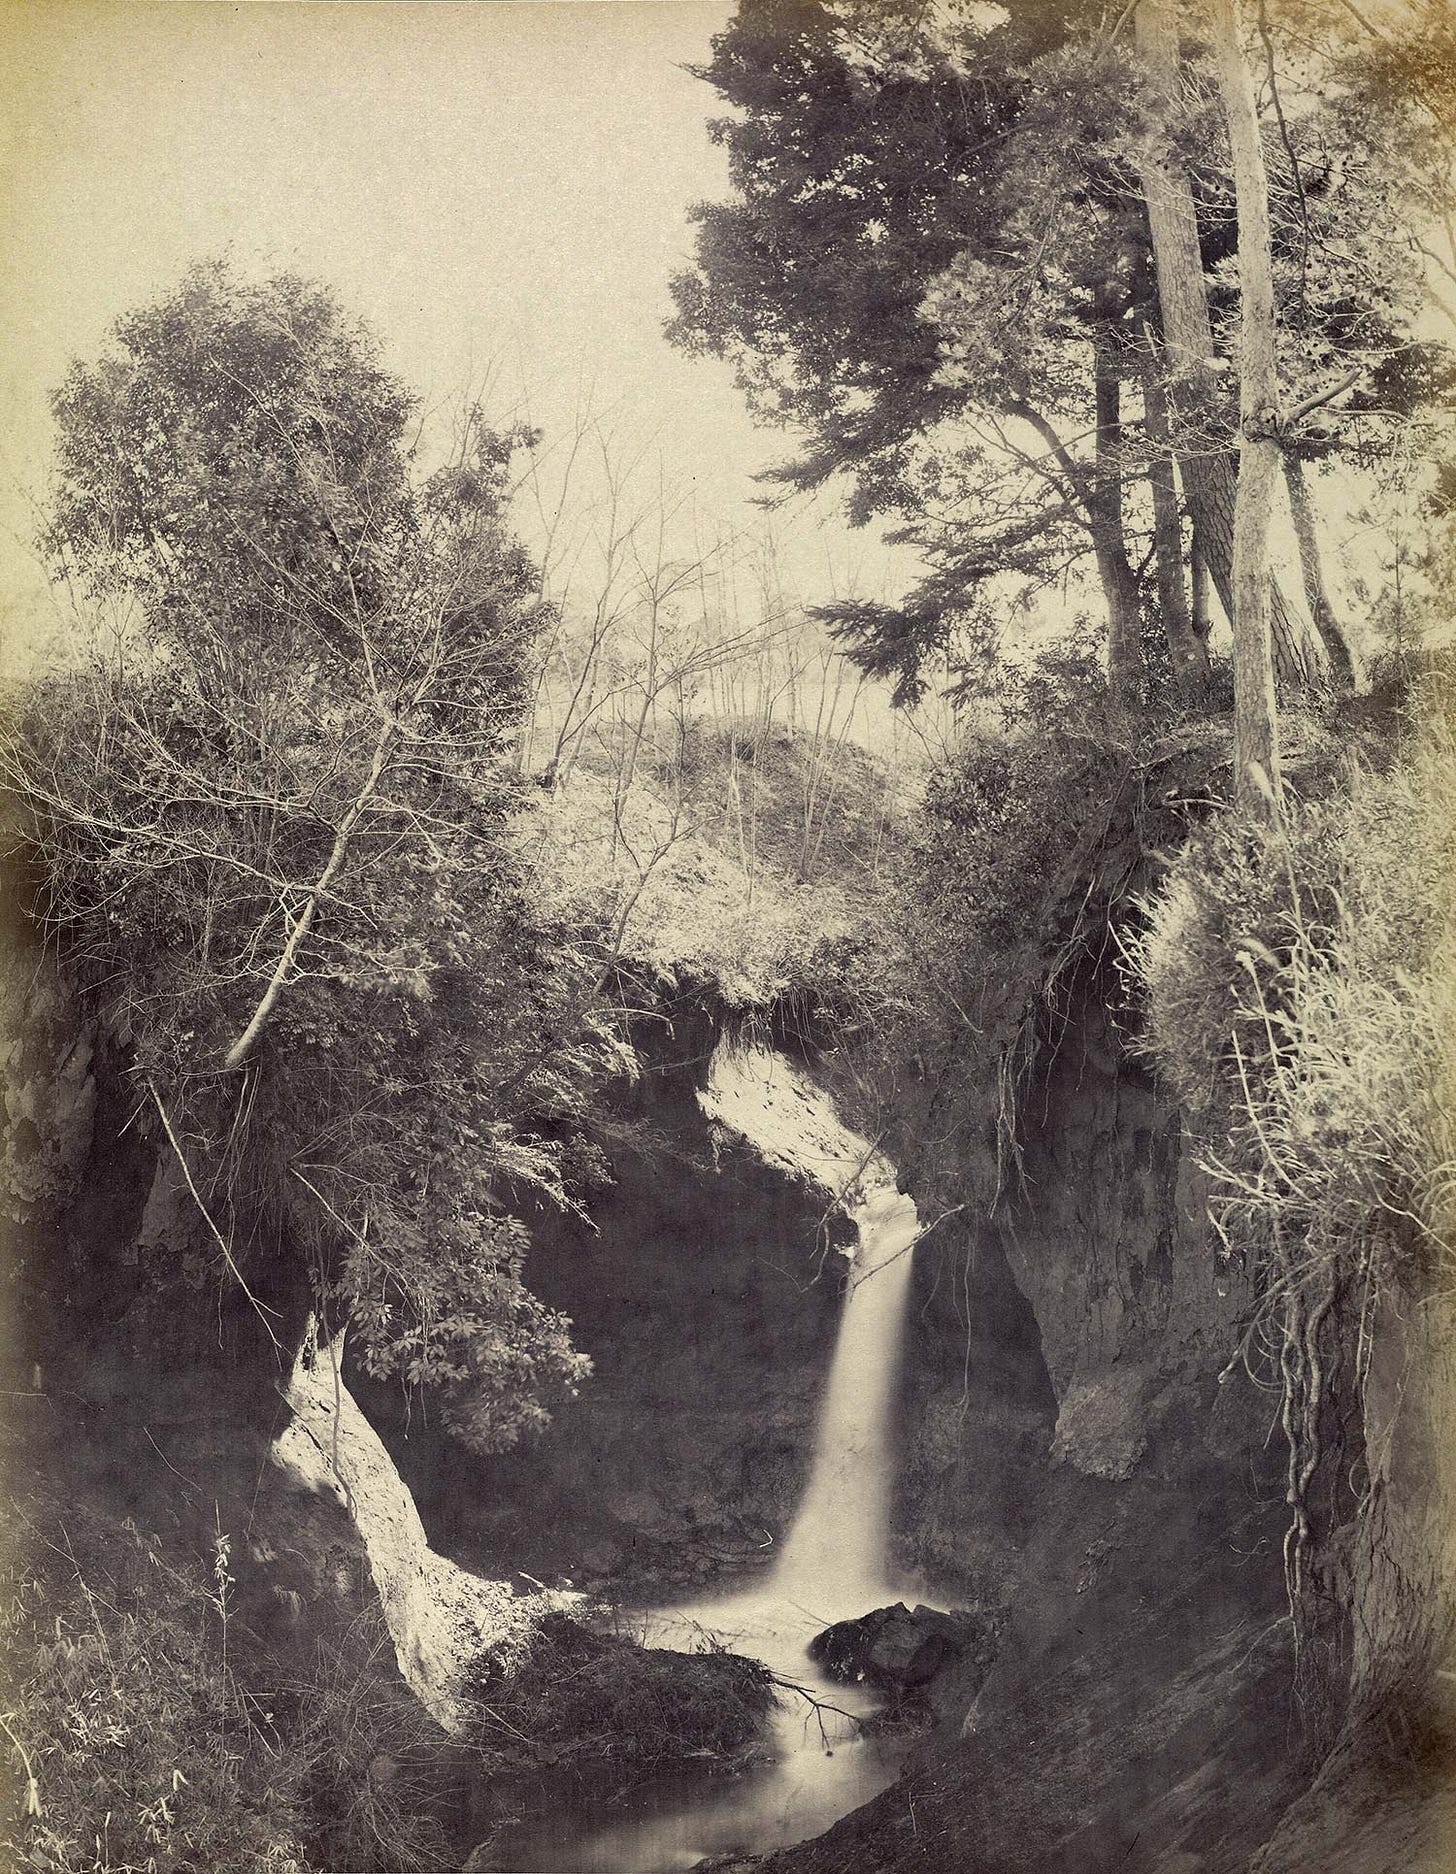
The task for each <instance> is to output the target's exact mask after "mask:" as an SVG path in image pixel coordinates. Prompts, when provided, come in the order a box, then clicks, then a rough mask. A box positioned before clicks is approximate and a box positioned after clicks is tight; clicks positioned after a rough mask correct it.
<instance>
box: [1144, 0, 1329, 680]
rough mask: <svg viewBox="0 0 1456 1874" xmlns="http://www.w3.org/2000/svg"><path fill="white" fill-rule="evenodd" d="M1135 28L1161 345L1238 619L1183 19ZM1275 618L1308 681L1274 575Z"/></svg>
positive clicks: (1283, 657)
mask: <svg viewBox="0 0 1456 1874" xmlns="http://www.w3.org/2000/svg"><path fill="white" fill-rule="evenodd" d="M1136 32H1137V48H1138V53H1139V55H1140V57H1141V60H1142V65H1143V72H1144V78H1145V81H1146V90H1147V96H1148V103H1149V106H1150V109H1149V111H1148V117H1147V124H1146V129H1145V134H1144V135H1143V137H1142V138H1140V139H1139V144H1138V148H1139V157H1138V174H1139V180H1140V181H1141V184H1142V190H1143V197H1144V200H1145V202H1146V204H1147V211H1148V227H1149V230H1150V232H1151V234H1152V241H1153V258H1154V262H1155V265H1156V270H1157V278H1158V308H1159V311H1160V313H1161V314H1162V325H1163V342H1164V345H1165V346H1166V349H1167V354H1168V362H1169V364H1170V365H1171V367H1172V370H1171V375H1170V378H1169V383H1168V396H1169V401H1170V403H1171V406H1172V412H1173V415H1174V417H1175V418H1176V419H1177V427H1178V464H1179V467H1180V469H1181V470H1182V474H1183V486H1184V489H1185V490H1186V492H1187V495H1188V505H1189V507H1190V509H1191V510H1192V513H1193V521H1194V529H1195V532H1196V533H1197V535H1198V544H1199V550H1200V552H1201V554H1202V556H1203V562H1204V565H1205V567H1206V568H1207V571H1208V574H1209V577H1210V578H1211V579H1212V581H1213V585H1214V589H1215V590H1216V591H1217V593H1218V596H1219V600H1220V602H1221V603H1222V605H1223V608H1224V610H1225V611H1226V612H1227V613H1228V614H1229V615H1230V617H1232V615H1233V585H1234V520H1235V508H1236V505H1237V487H1236V484H1237V480H1238V468H1237V465H1236V462H1235V458H1234V456H1233V454H1232V452H1231V450H1230V447H1229V442H1228V436H1227V423H1226V420H1225V416H1224V412H1223V409H1222V403H1223V398H1222V393H1221V389H1220V385H1219V382H1218V378H1217V376H1216V374H1215V371H1214V368H1213V367H1214V360H1215V355H1216V354H1215V352H1214V344H1213V325H1212V321H1211V320H1210V318H1209V314H1208V285H1207V282H1206V280H1205V278H1204V273H1203V255H1202V253H1201V251H1200V249H1199V245H1198V217H1197V211H1196V208H1195V205H1194V200H1193V184H1192V182H1191V181H1190V180H1189V176H1188V169H1187V165H1186V164H1185V163H1184V161H1183V157H1182V153H1181V151H1180V150H1179V149H1178V146H1177V143H1176V141H1175V140H1174V137H1173V134H1172V130H1171V128H1170V119H1171V114H1172V110H1173V104H1174V100H1175V98H1176V96H1177V92H1178V22H1177V16H1176V13H1175V12H1174V9H1173V6H1172V4H1171V0H1138V6H1137V18H1136ZM1269 618H1270V628H1271V631H1272V634H1273V640H1274V646H1275V659H1276V668H1277V673H1278V676H1279V678H1280V680H1281V681H1282V682H1286V683H1289V684H1293V685H1306V684H1308V683H1310V682H1311V681H1312V680H1313V678H1314V677H1315V676H1316V674H1317V673H1318V671H1319V667H1320V663H1321V658H1320V654H1319V648H1318V646H1317V644H1316V642H1315V640H1314V639H1313V638H1312V637H1311V636H1310V633H1309V632H1308V631H1307V630H1306V628H1305V626H1304V622H1303V620H1302V619H1300V617H1299V616H1298V614H1297V612H1295V611H1293V610H1292V609H1291V607H1290V606H1289V604H1288V602H1287V601H1286V599H1285V596H1284V593H1283V591H1282V589H1281V588H1280V587H1279V586H1278V583H1277V581H1275V582H1273V590H1272V591H1271V593H1270V595H1269Z"/></svg>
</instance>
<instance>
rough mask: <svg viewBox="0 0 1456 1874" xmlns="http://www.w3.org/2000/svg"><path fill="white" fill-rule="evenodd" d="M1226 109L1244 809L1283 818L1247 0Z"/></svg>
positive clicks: (1238, 760) (1275, 477) (1228, 76)
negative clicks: (1232, 210)
mask: <svg viewBox="0 0 1456 1874" xmlns="http://www.w3.org/2000/svg"><path fill="white" fill-rule="evenodd" d="M1207 18H1208V24H1209V30H1210V33H1211V34H1212V38H1213V50H1214V59H1215V63H1216V66H1217V70H1218V92H1219V101H1220V103H1221V104H1222V106H1223V114H1224V118H1225V120H1226V122H1227V124H1228V133H1229V146H1230V148H1231V150H1232V152H1233V171H1234V203H1235V207H1236V209H1237V211H1238V220H1239V318H1240V340H1241V343H1240V366H1239V473H1238V493H1237V501H1236V506H1235V511H1234V539H1233V610H1232V612H1231V614H1230V616H1231V618H1232V620H1233V632H1234V803H1235V805H1236V806H1237V807H1238V808H1239V809H1240V810H1241V811H1243V812H1244V813H1246V814H1248V815H1249V816H1250V817H1251V818H1256V819H1261V820H1264V821H1265V822H1267V823H1269V824H1272V825H1275V826H1277V825H1278V824H1279V820H1280V776H1279V725H1278V718H1277V715H1276V713H1275V703H1274V658H1273V645H1272V642H1271V638H1270V630H1269V510H1270V508H1271V507H1272V505H1273V501H1274V490H1275V488H1276V487H1277V485H1278V481H1279V470H1280V461H1281V457H1282V455H1283V450H1282V448H1281V446H1280V441H1279V374H1278V365H1277V361H1276V357H1275V349H1274V261H1273V250H1272V244H1271V240H1270V233H1269V178H1268V176H1267V174H1266V173H1265V169H1264V144H1263V139H1262V138H1261V136H1260V133H1259V108H1258V104H1257V102H1256V101H1255V97H1254V85H1253V80H1252V79H1251V78H1250V76H1249V68H1248V66H1247V65H1246V64H1245V63H1244V54H1243V49H1242V46H1241V43H1240V33H1239V0H1207Z"/></svg>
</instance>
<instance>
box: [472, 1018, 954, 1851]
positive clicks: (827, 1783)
mask: <svg viewBox="0 0 1456 1874" xmlns="http://www.w3.org/2000/svg"><path fill="white" fill-rule="evenodd" d="M700 1097H701V1099H702V1102H703V1105H704V1106H705V1108H706V1109H707V1111H708V1113H709V1115H710V1116H711V1117H712V1118H714V1119H715V1120H717V1121H718V1122H719V1123H720V1124H721V1125H723V1126H725V1127H726V1128H728V1129H730V1130H731V1131H733V1132H736V1133H738V1134H740V1135H741V1136H742V1137H744V1138H746V1139H747V1140H748V1141H749V1142H750V1143H751V1144H753V1145H754V1146H755V1147H756V1148H757V1149H758V1150H759V1152H760V1153H761V1154H762V1155H763V1156H764V1157H765V1158H766V1159H769V1160H770V1161H772V1162H775V1163H778V1164H780V1165H782V1166H784V1167H785V1168H787V1169H791V1170H793V1171H795V1172H797V1173H799V1174H801V1175H808V1176H811V1177H812V1178H814V1179H815V1181H816V1182H818V1183H819V1184H820V1185H821V1186H823V1187H824V1188H826V1189H827V1190H829V1191H832V1192H835V1193H842V1194H843V1201H844V1204H845V1208H846V1209H847V1211H848V1213H849V1215H850V1217H851V1219H852V1220H853V1222H854V1223H855V1225H856V1227H857V1229H858V1232H859V1241H858V1245H857V1247H856V1249H855V1253H854V1259H853V1263H852V1264H851V1266H850V1269H849V1277H848V1282H847V1285H846V1295H845V1304H844V1311H843V1315H842V1317H841V1321H840V1328H839V1334H838V1338H837V1341H836V1345H835V1350H834V1356H833V1360H832V1363H831V1366H830V1371H829V1376H828V1380H827V1383H826V1387H825V1392H824V1398H823V1402H822V1404H821V1407H820V1416H819V1424H818V1428H817V1433H816V1438H815V1445H814V1455H813V1461H812V1464H811V1467H810V1474H809V1480H808V1483H807V1486H806V1488H805V1491H804V1495H803V1498H802V1500H801V1502H800V1505H799V1508H798V1511H797V1513H796V1515H795V1518H794V1522H793V1525H792V1527H791V1528H790V1531H789V1534H788V1536H787V1538H786V1540H785V1542H784V1544H783V1547H782V1550H781V1552H780V1554H779V1556H778V1558H777V1561H776V1563H775V1565H774V1567H773V1568H772V1570H771V1571H770V1572H769V1573H768V1574H767V1575H764V1576H760V1577H758V1578H757V1579H756V1580H755V1582H754V1583H753V1584H752V1585H750V1586H746V1587H741V1588H739V1589H738V1590H736V1591H734V1590H732V1589H729V1590H728V1591H726V1592H724V1593H721V1594H719V1595H715V1596H713V1597H712V1598H710V1599H707V1600H703V1601H698V1602H693V1603H688V1604H681V1605H674V1606H670V1607H660V1608H654V1609H651V1610H647V1611H645V1612H639V1614H638V1616H637V1621H638V1623H639V1624H640V1626H641V1628H642V1630H643V1632H644V1633H645V1636H646V1639H647V1643H648V1644H649V1645H655V1646H664V1647H677V1648H681V1649H683V1650H691V1649H692V1648H693V1647H694V1646H695V1644H697V1643H698V1642H700V1641H701V1640H702V1638H703V1636H704V1634H711V1635H712V1636H713V1637H714V1638H715V1639H716V1640H719V1641H721V1642H722V1643H723V1644H725V1645H727V1646H729V1647H731V1648H732V1649H733V1650H734V1651H735V1652H739V1653H746V1654H748V1655H750V1656H752V1657H753V1658H756V1659H761V1660H763V1661H764V1663H765V1664H766V1665H767V1666H769V1667H770V1669H771V1670H772V1671H773V1672H774V1673H775V1674H777V1675H779V1676H780V1677H781V1678H783V1679H787V1680H791V1681H793V1682H794V1683H795V1684H797V1685H801V1686H803V1687H804V1688H805V1690H806V1691H807V1692H809V1693H810V1694H812V1696H813V1698H814V1699H817V1700H819V1701H822V1703H823V1704H825V1705H831V1706H837V1707H838V1708H839V1712H838V1713H835V1712H832V1711H825V1710H816V1709H815V1707H814V1705H812V1704H811V1703H810V1702H809V1700H808V1699H805V1698H802V1697H799V1696H797V1695H796V1694H794V1693H792V1692H786V1693H784V1694H782V1695H781V1698H780V1703H779V1706H778V1708H777V1710H776V1712H775V1714H774V1716H773V1719H772V1721H771V1731H770V1735H769V1738H768V1740H767V1747H768V1748H767V1760H766V1761H765V1762H763V1763H762V1764H760V1765H755V1766H754V1767H753V1768H751V1769H749V1770H747V1771H744V1772H743V1773H742V1774H740V1775H737V1776H733V1777H725V1776H722V1775H719V1776H716V1777H715V1776H712V1775H710V1774H699V1775H680V1776H675V1777H671V1778H663V1779H661V1780H659V1781H657V1782H654V1783H652V1784H649V1785H647V1786H645V1787H643V1788H641V1789H638V1790H635V1791H634V1792H633V1793H632V1795H631V1797H630V1798H629V1799H627V1801H626V1802H624V1803H623V1804H622V1805H619V1806H618V1807H617V1808H615V1809H613V1810H609V1811H606V1812H603V1810H602V1809H601V1808H600V1807H596V1808H593V1807H592V1806H591V1805H590V1804H589V1803H586V1802H573V1800H572V1799H571V1797H570V1796H569V1795H567V1794H565V1793H563V1797H562V1799H561V1800H560V1801H559V1802H558V1803H557V1804H556V1805H555V1806H554V1808H553V1811H552V1813H551V1814H550V1815H549V1816H548V1815H537V1816H535V1817H534V1818H532V1819H531V1820H530V1821H529V1822H526V1823H524V1824H522V1825H521V1826H519V1827H517V1828H515V1829H513V1830H512V1831H511V1832H510V1834H509V1836H508V1838H507V1839H505V1840H504V1841H502V1842H501V1843H500V1844H499V1845H498V1847H497V1850H496V1853H497V1856H498V1857H499V1859H498V1861H497V1862H496V1865H497V1866H498V1867H499V1869H500V1870H501V1874H671V1871H672V1870H677V1869H684V1868H690V1867H693V1866H695V1865H696V1864H697V1863H698V1862H699V1861H701V1860H703V1859H705V1858H706V1857H708V1856H713V1855H719V1854H725V1853H730V1852H741V1853H763V1852H767V1851H768V1850H770V1849H774V1848H780V1847H785V1846H788V1845H789V1844H791V1843H793V1842H798V1841H804V1840H806V1839H808V1838H809V1837H811V1836H813V1835H817V1834H820V1833H822V1832H823V1830H825V1829H826V1828H828V1827H829V1826H830V1825H831V1824H832V1823H833V1822H835V1821H837V1820H838V1819H839V1817H840V1816H842V1815H845V1814H847V1813H848V1812H849V1811H850V1810H851V1809H855V1808H858V1807H859V1806H860V1805H861V1804H863V1803H865V1802H868V1801H869V1800H870V1799H871V1798H872V1797H874V1796H875V1795H877V1794H878V1793H879V1791H880V1790H882V1789H884V1788H885V1787H886V1785H887V1784H889V1783H890V1782H892V1781H893V1780H894V1778H895V1776H896V1774H897V1772H898V1770H899V1767H900V1764H901V1762H902V1761H903V1759H904V1757H905V1754H906V1752H907V1750H908V1748H909V1745H908V1742H907V1741H906V1740H905V1738H903V1737H887V1738H872V1737H871V1738H866V1737H864V1736H862V1735H860V1732H859V1727H858V1725H857V1724H856V1723H855V1719H856V1718H857V1717H863V1716H866V1715H868V1714H869V1713H871V1712H872V1711H874V1710H875V1709H876V1707H877V1704H878V1703H879V1700H878V1699H877V1698H876V1697H875V1696H874V1695H873V1694H871V1693H868V1692H866V1691H865V1690H864V1689H863V1688H862V1687H859V1686H855V1685H842V1684H839V1683H835V1682H831V1681H830V1680H829V1679H828V1678H827V1677H826V1676H825V1675H824V1674H823V1673H821V1672H820V1671H819V1669H818V1668H817V1667H816V1666H815V1665H814V1664H813V1662H812V1661H811V1660H810V1659H809V1658H808V1655H807V1652H806V1650H805V1649H806V1647H807V1645H808V1643H809V1641H810V1640H811V1639H812V1638H813V1637H814V1635H815V1634H816V1633H819V1632H820V1631H822V1629H823V1628H825V1627H826V1626H828V1625H830V1624H831V1623H832V1622H834V1621H836V1620H843V1619H849V1618H853V1617H855V1616H857V1615H860V1614H864V1613H867V1612H869V1611H870V1610H871V1609H872V1608H876V1607H881V1606H884V1605H885V1604H886V1603H887V1602H890V1601H894V1600H896V1599H898V1598H899V1597H900V1593H901V1585H900V1584H899V1583H898V1582H896V1581H893V1580H892V1579H891V1577H890V1567H889V1561H888V1552H887V1551H888V1530H889V1513H890V1502H891V1493H892V1490H893V1483H894V1477H893V1443H892V1436H891V1428H892V1423H893V1404H894V1394H895V1385H896V1380H897V1378H898V1374H899V1366H900V1353H901V1344H902V1340H903V1335H904V1324H905V1313H906V1308H907V1305H908V1301H909V1293H910V1271H911V1256H910V1253H909V1251H910V1248H911V1246H912V1244H913V1243H914V1241H915V1237H916V1233H917V1230H918V1221H917V1218H916V1212H915V1206H914V1204H913V1202H912V1201H911V1200H910V1199H909V1198H908V1197H905V1196H903V1195H902V1194H901V1193H900V1192H899V1191H897V1190H896V1188H895V1174H894V1170H893V1168H892V1167H891V1166H890V1165H889V1164H888V1163H887V1162H886V1161H885V1160H884V1159H883V1158H880V1157H878V1156H877V1155H876V1154H875V1153H874V1152H873V1150H872V1148H871V1147H870V1146H869V1144H868V1143H867V1142H866V1141H865V1140H864V1139H862V1138H860V1137H859V1136H858V1135H857V1134H855V1133H853V1132H851V1131H849V1130H848V1128H847V1127H845V1126H844V1125H843V1124H842V1122H841V1121H840V1120H839V1118H838V1116H837V1114H836V1113H835V1111H834V1108H833V1105H832V1103H831V1101H830V1100H829V1097H828V1095H827V1094H825V1093H824V1092H823V1090H822V1089H820V1088H819V1087H817V1086H816V1085H815V1084H814V1083H813V1082H812V1081H810V1080H809V1079H808V1078H807V1077H806V1076H804V1075H803V1074H801V1073H800V1072H799V1071H798V1070H797V1069H796V1068H794V1067H793V1066H792V1065H791V1064H790V1063H789V1062H787V1061H786V1060H784V1059H783V1057H782V1056H779V1055H776V1054H773V1053H771V1052H769V1051H768V1050H766V1049H749V1050H734V1051H732V1052H730V1051H728V1050H727V1049H725V1048H720V1049H719V1051H718V1053H717V1054H716V1055H715V1056H714V1060H713V1065H712V1072H711V1075H710V1078H709V1083H708V1086H707V1088H706V1090H705V1092H704V1093H703V1094H702V1095H701V1096H700Z"/></svg>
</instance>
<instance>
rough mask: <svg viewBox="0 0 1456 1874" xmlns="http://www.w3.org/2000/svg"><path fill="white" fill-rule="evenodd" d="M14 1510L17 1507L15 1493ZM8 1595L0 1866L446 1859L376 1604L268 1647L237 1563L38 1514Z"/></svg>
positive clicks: (76, 1517) (424, 1726) (431, 1740)
mask: <svg viewBox="0 0 1456 1874" xmlns="http://www.w3.org/2000/svg"><path fill="white" fill-rule="evenodd" d="M7 1510H8V1511H9V1512H10V1513H11V1514H16V1513H17V1506H16V1505H15V1504H13V1503H12V1504H10V1505H7ZM31 1535H32V1540H31V1543H30V1551H31V1552H30V1554H29V1556H27V1557H26V1558H25V1560H24V1561H23V1562H22V1561H21V1559H20V1558H19V1557H18V1556H16V1557H14V1558H12V1560H11V1563H10V1566H9V1567H8V1568H7V1571H6V1579H5V1582H4V1587H3V1599H0V1686H3V1687H4V1700H5V1703H4V1709H3V1711H0V1720H3V1724H0V1730H3V1736H0V1752H3V1756H4V1757H5V1758H6V1759H7V1760H8V1761H7V1768H8V1770H9V1771H10V1772H11V1778H10V1781H11V1784H12V1788H13V1792H14V1800H13V1801H7V1802H6V1804H5V1805H4V1812H3V1814H0V1864H3V1865H4V1866H5V1867H6V1868H7V1869H8V1868H14V1869H16V1870H19V1869H22V1868H34V1869H38V1870H45V1874H262V1871H266V1874H314V1871H315V1870H319V1871H321V1874H333V1871H335V1870H342V1869H348V1870H350V1874H354V1871H355V1870H358V1871H359V1874H370V1871H373V1870H377V1871H378V1874H420V1871H422V1870H427V1869H435V1868H442V1867H447V1866H449V1865H451V1862H450V1858H449V1854H448V1843H447V1837H446V1834H445V1830H444V1828H443V1826H442V1823H441V1820H440V1809H441V1804H442V1803H443V1801H444V1800H445V1797H446V1794H447V1791H446V1784H445V1776H446V1765H445V1758H444V1755H443V1753H442V1750H441V1738H440V1734H439V1732H438V1731H437V1729H436V1727H435V1726H434V1724H433V1723H432V1721H431V1720H430V1719H429V1718H428V1717H427V1716H426V1715H425V1713H424V1712H423V1710H422V1708H421V1707H420V1706H419V1704H418V1703H417V1701H416V1700H415V1699H414V1698H413V1697H412V1696H411V1695H410V1693H409V1692H408V1691H407V1690H406V1689H405V1687H404V1686H403V1684H402V1683H401V1682H400V1681H399V1678H398V1675H397V1673H396V1672H395V1669H394V1663H393V1652H392V1647H391V1644H390V1641H389V1638H388V1635H387V1633H386V1632H385V1629H384V1625H383V1618H382V1615H380V1614H379V1613H378V1611H377V1610H373V1609H371V1610H368V1611H366V1612H363V1613H361V1614H360V1615H359V1616H358V1617H357V1618H356V1619H355V1621H354V1622H353V1624H352V1625H350V1626H349V1627H347V1628H346V1629H345V1630H343V1631H342V1632H340V1633H338V1634H335V1635H334V1636H333V1637H332V1638H330V1639H328V1640H320V1641H319V1642H318V1643H317V1644H316V1646H315V1648H314V1650H313V1652H312V1655H311V1657H310V1658H309V1659H307V1660H306V1661H305V1662H304V1663H303V1664H301V1665H292V1666H284V1665H279V1664H278V1663H277V1662H276V1661H273V1660H270V1659H266V1658H263V1657H260V1656H259V1655H258V1653H257V1651H256V1650H255V1649H254V1647H252V1646H251V1645H250V1643H249V1639H248V1636H247V1634H246V1632H245V1631H244V1630H243V1629H242V1628H241V1626H240V1623H239V1622H238V1619H237V1615H236V1611H235V1607H234V1600H233V1591H234V1582H233V1577H232V1572H231V1555H230V1549H229V1544H228V1541H227V1538H226V1537H225V1536H221V1535H220V1536H219V1537H218V1539H217V1542H216V1545H215V1548H214V1552H213V1557H212V1565H211V1567H210V1568H207V1567H205V1566H204V1565H202V1564H201V1563H195V1562H187V1563H179V1562H177V1561H176V1560H174V1559H171V1558H169V1557H168V1556H167V1555H165V1554H164V1552H163V1549H162V1546H161V1544H160V1543H159V1542H158V1540H157V1539H156V1538H155V1537H153V1536H149V1535H143V1534H142V1533H141V1532H140V1531H138V1530H137V1529H136V1528H135V1527H134V1526H133V1525H129V1524H123V1525H114V1526H113V1525H111V1524H110V1523H108V1524H107V1525H106V1526H105V1527H101V1526H99V1525H94V1524H88V1523H87V1521H86V1519H85V1518H84V1516H82V1515H81V1514H80V1513H79V1512H75V1513H68V1514H67V1515H66V1516H65V1518H64V1519H50V1518H48V1519H47V1522H46V1523H45V1525H44V1526H39V1525H32V1526H31Z"/></svg>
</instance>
